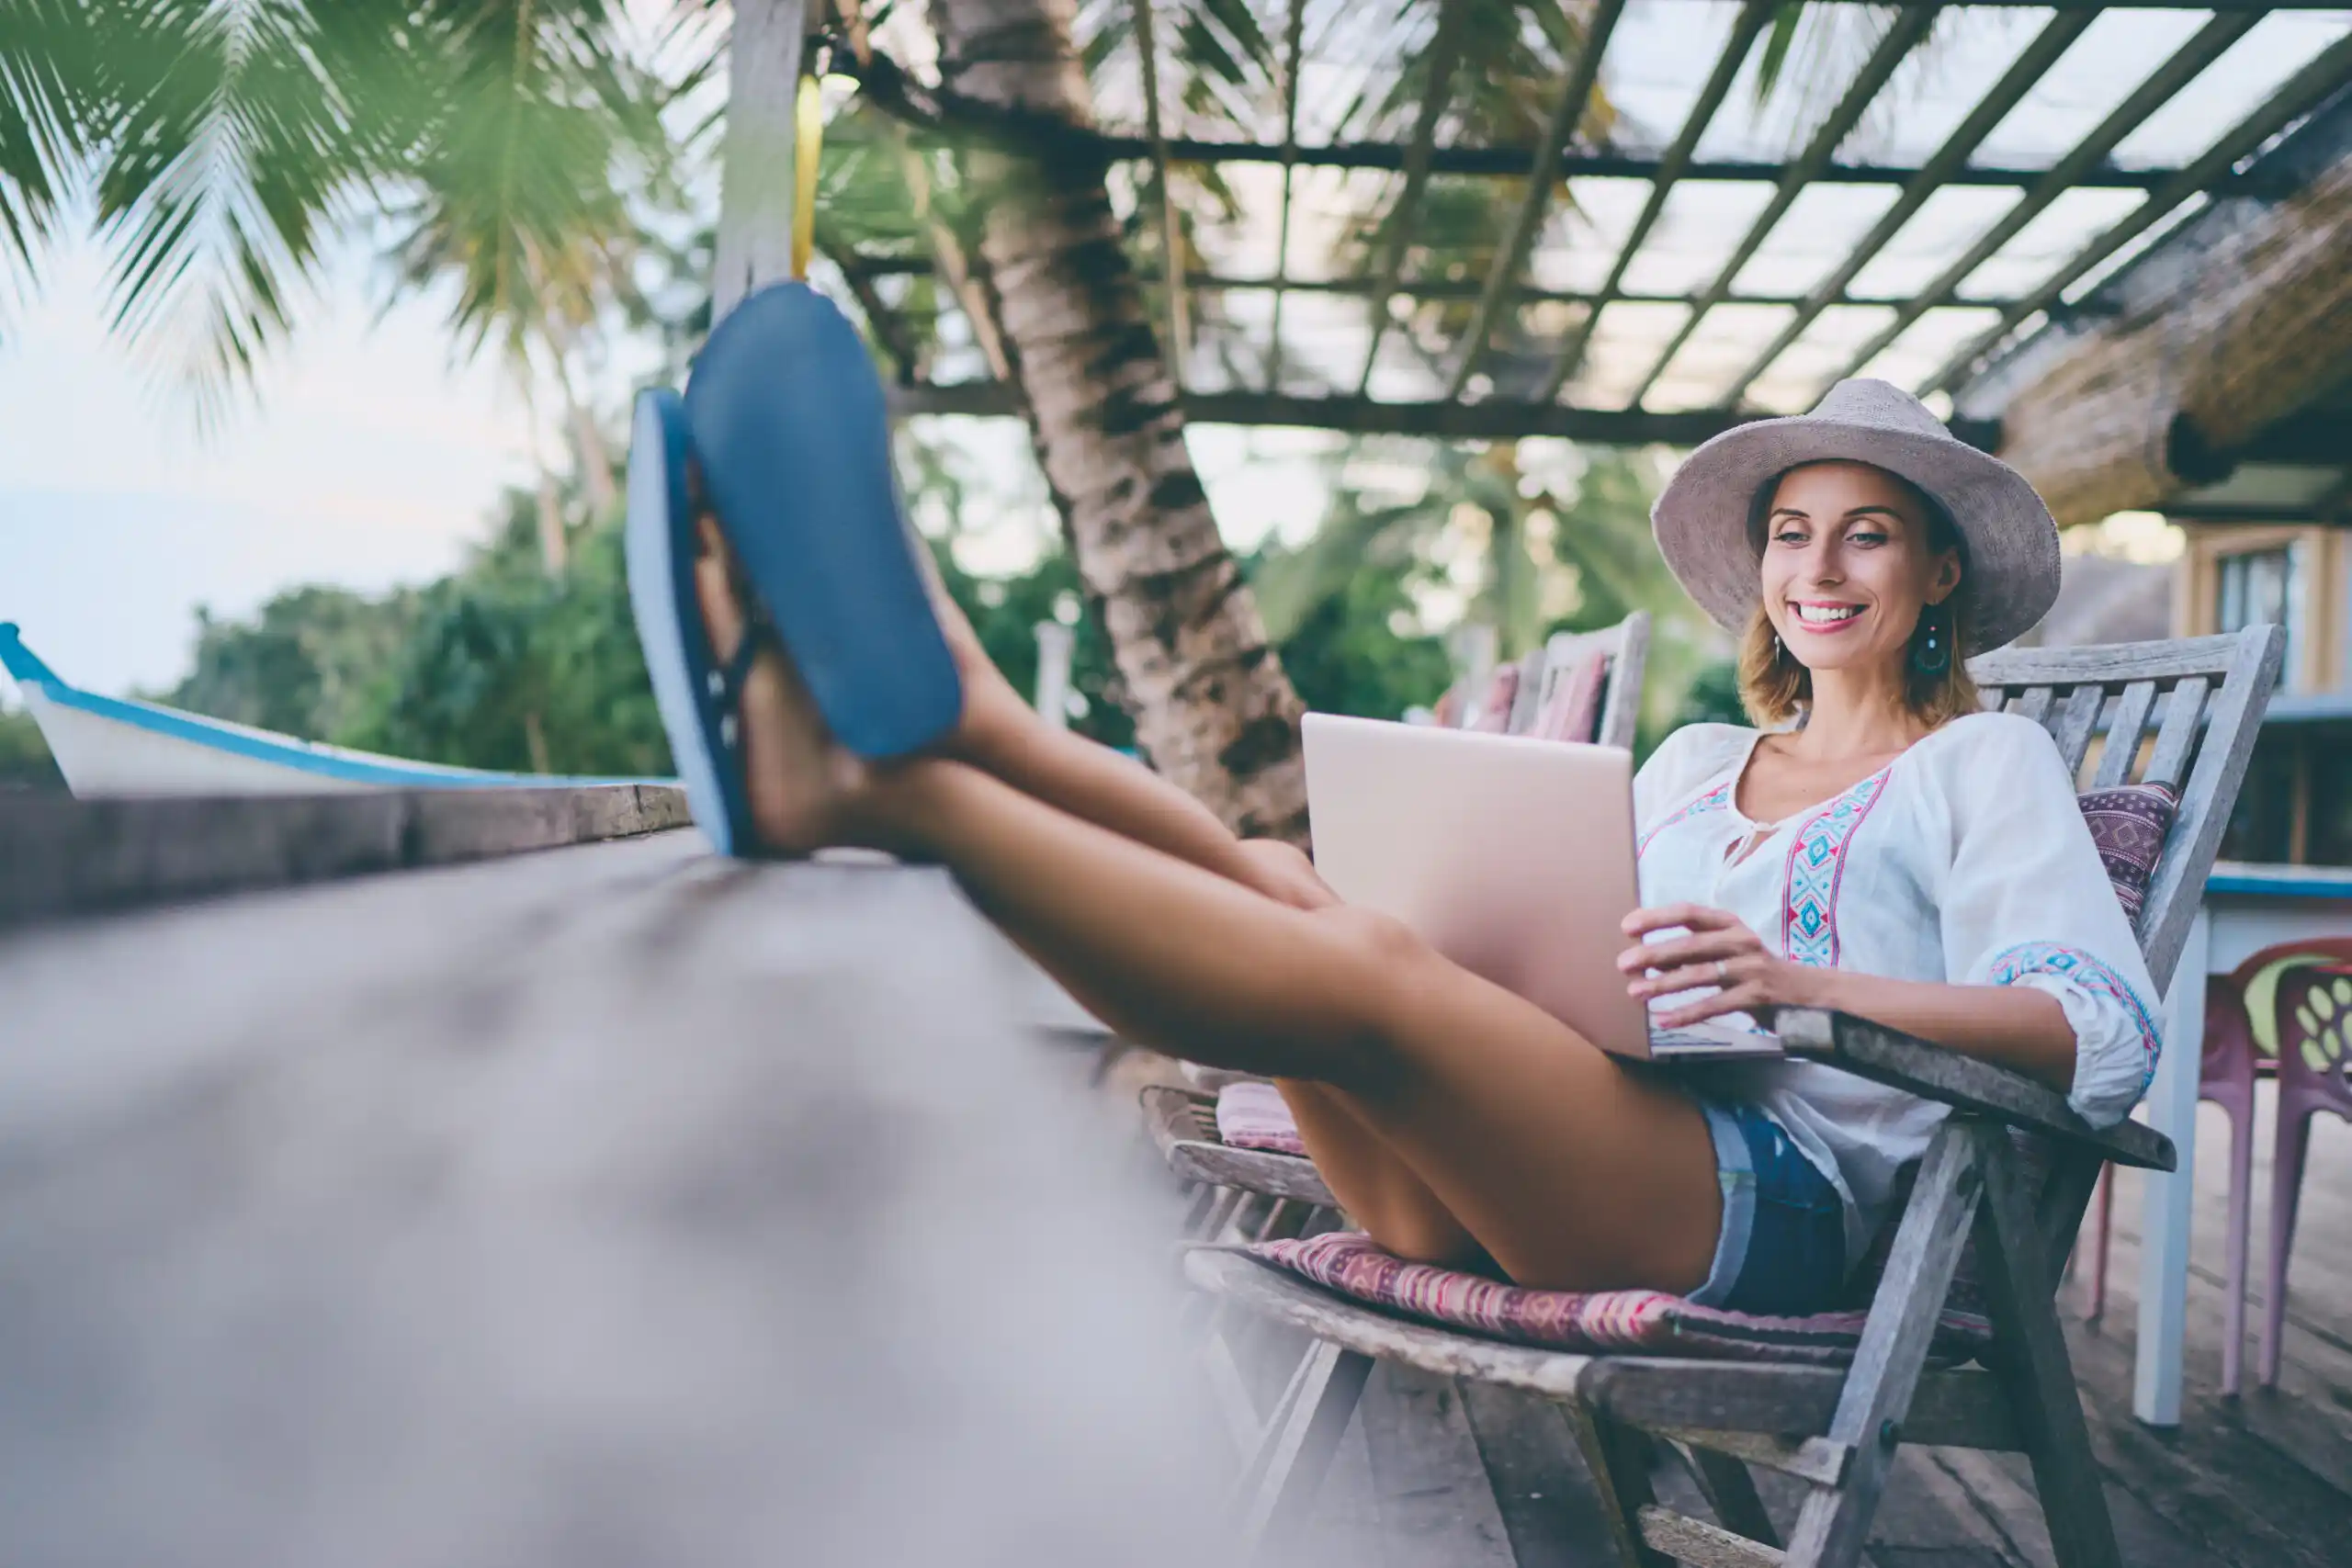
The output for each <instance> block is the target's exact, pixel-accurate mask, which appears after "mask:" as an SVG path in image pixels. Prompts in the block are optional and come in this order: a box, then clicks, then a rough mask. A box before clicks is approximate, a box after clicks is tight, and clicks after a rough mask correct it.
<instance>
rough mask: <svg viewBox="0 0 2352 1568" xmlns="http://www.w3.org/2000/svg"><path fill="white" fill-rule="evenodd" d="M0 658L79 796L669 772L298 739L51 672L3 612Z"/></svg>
mask: <svg viewBox="0 0 2352 1568" xmlns="http://www.w3.org/2000/svg"><path fill="white" fill-rule="evenodd" d="M0 668H5V669H6V671H7V672H8V674H9V676H10V678H11V679H13V680H14V681H15V682H16V683H17V690H18V692H20V693H21V694H23V696H24V699H25V705H26V708H27V710H28V711H29V712H30V713H31V715H32V716H33V722H34V723H36V724H38V725H39V726H40V732H41V739H43V740H45V741H47V742H48V744H49V750H50V754H51V756H52V757H54V758H55V759H56V760H57V769H58V772H59V773H62V774H64V775H65V785H66V787H67V788H68V789H70V790H72V791H73V792H74V795H75V796H77V797H78V798H81V799H85V800H97V799H107V798H114V797H121V796H141V795H318V794H322V793H327V792H334V791H344V790H377V789H498V788H545V787H548V786H553V785H575V784H656V783H658V784H669V783H673V782H674V781H672V780H667V779H661V780H652V779H594V778H577V777H563V776H559V775H555V774H548V773H495V772H490V771H487V770H483V769H479V768H449V767H443V766H440V765H439V764H437V763H433V762H414V761H408V760H406V759H404V758H400V757H386V756H382V755H379V753H376V752H373V751H356V750H350V749H349V748H347V747H342V746H322V745H319V744H316V743H314V742H311V741H308V740H298V739H295V738H294V737H293V736H290V735H280V734H277V732H275V731H273V730H267V729H255V728H252V727H251V726H249V725H243V724H230V723H228V722H226V721H225V720H221V719H217V718H206V717H205V716H202V715H200V714H192V713H186V712H183V711H182V710H180V709H178V708H173V707H166V706H164V705H163V704H161V703H148V702H139V701H135V700H130V699H127V698H121V697H106V696H100V695H98V694H96V693H95V692H85V691H83V690H81V689H80V688H79V687H76V686H74V685H70V684H68V683H67V682H64V681H62V680H61V679H60V678H59V677H58V675H57V673H56V671H52V670H51V669H50V668H49V667H48V666H47V665H46V664H43V663H42V662H41V661H40V660H39V659H37V658H35V657H34V656H33V654H32V653H31V651H30V650H29V649H27V648H26V647H25V646H24V643H23V642H22V640H21V639H20V638H19V637H17V628H16V627H15V626H12V625H9V624H8V623H6V622H0Z"/></svg>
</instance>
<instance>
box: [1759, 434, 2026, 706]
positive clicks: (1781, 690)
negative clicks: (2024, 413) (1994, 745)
mask: <svg viewBox="0 0 2352 1568" xmlns="http://www.w3.org/2000/svg"><path fill="white" fill-rule="evenodd" d="M1873 466H1875V465H1873ZM1797 467H1798V468H1802V467H1804V465H1803V464H1799V465H1797ZM1794 471H1795V470H1794V469H1784V470H1782V471H1781V473H1778V474H1775V475H1773V476H1772V477H1771V478H1770V479H1767V480H1765V481H1764V483H1763V485H1762V486H1761V487H1760V488H1759V489H1758V491H1757V492H1756V499H1755V500H1754V502H1751V503H1750V504H1749V507H1748V518H1747V536H1748V539H1749V542H1750V543H1752V544H1753V545H1754V546H1755V547H1756V552H1757V556H1758V559H1761V558H1762V557H1763V553H1764V523H1765V520H1766V518H1767V517H1769V516H1770V508H1771V504H1772V497H1773V496H1774V495H1775V494H1777V493H1778V492H1779V491H1780V488H1781V480H1782V479H1786V478H1787V477H1788V475H1789V474H1790V473H1792V472H1794ZM1882 471H1886V470H1882ZM1888 477H1889V478H1891V479H1894V482H1895V483H1896V484H1898V485H1900V486H1902V487H1903V489H1904V491H1905V492H1906V493H1908V494H1909V495H1910V496H1911V497H1912V498H1913V499H1914V500H1915V501H1917V502H1918V505H1919V511H1920V514H1921V515H1922V516H1923V517H1925V518H1926V519H1927V524H1928V548H1929V549H1930V550H1931V551H1935V552H1937V553H1941V552H1942V551H1944V550H1954V551H1957V552H1959V555H1960V558H1961V580H1960V587H1959V588H1958V589H1957V590H1955V591H1954V592H1952V594H1951V597H1949V598H1947V599H1946V600H1945V601H1944V602H1943V603H1942V604H1935V605H1929V606H1928V607H1926V608H1925V609H1923V610H1922V611H1921V612H1920V620H1921V622H1922V624H1926V622H1927V618H1928V616H1930V615H1934V616H1938V617H1940V624H1941V626H1942V628H1943V631H1944V639H1945V644H1946V646H1947V648H1948V649H1950V658H1949V660H1948V662H1947V663H1946V664H1945V666H1944V668H1943V669H1942V670H1941V671H1939V672H1937V673H1934V674H1930V673H1928V672H1927V671H1923V670H1921V669H1920V668H1919V667H1918V665H1917V664H1916V663H1915V662H1913V661H1912V660H1911V659H1910V658H1909V657H1908V656H1907V655H1906V656H1905V659H1904V661H1903V705H1904V707H1905V710H1907V711H1908V712H1909V713H1910V715H1911V716H1912V717H1914V718H1916V719H1917V720H1918V721H1919V722H1920V723H1921V724H1924V725H1926V726H1927V727H1928V728H1930V729H1934V728H1939V727H1940V726H1942V725H1945V724H1948V723H1950V722H1951V720H1953V719H1955V718H1958V717H1960V716H1962V715H1963V714H1972V713H1975V712H1977V711H1978V710H1979V709H1981V708H1982V707H1983V706H1984V701H1983V699H1982V698H1980V697H1979V696H1978V695H1977V693H1976V682H1974V681H1973V680H1971V679H1970V678H1969V674H1968V664H1967V659H1968V655H1969V653H1970V651H1971V650H1970V649H1967V648H1964V647H1962V642H1961V630H1960V628H1961V627H1962V626H1965V625H1966V624H1967V621H1968V613H1967V604H1968V592H1969V583H1968V576H1967V570H1968V547H1967V542H1966V541H1965V540H1964V539H1963V538H1962V536H1961V532H1960V530H1959V529H1958V528H1957V527H1955V526H1954V525H1953V524H1952V521H1951V514H1950V513H1947V512H1946V511H1945V510H1944V508H1943V505H1942V503H1941V502H1939V501H1937V500H1936V498H1935V497H1934V496H1932V495H1929V494H1928V492H1927V491H1924V490H1921V489H1920V488H1919V487H1918V486H1917V485H1916V484H1913V483H1912V482H1911V481H1910V480H1909V479H1905V478H1904V477H1903V476H1902V475H1901V474H1896V473H1892V472H1888ZM1739 702H1740V705H1741V706H1742V707H1744V708H1746V709H1747V716H1748V719H1749V721H1750V722H1751V723H1753V724H1755V725H1756V726H1757V727H1758V728H1762V729H1769V728H1774V727H1776V726H1779V725H1783V724H1786V723H1788V722H1789V721H1790V720H1791V719H1792V718H1795V717H1796V716H1798V715H1799V714H1801V713H1803V712H1804V711H1805V710H1806V709H1808V708H1810V707H1811V706H1812V705H1813V671H1810V670H1807V669H1806V668H1805V667H1804V665H1803V664H1801V663H1799V662H1798V661H1797V657H1796V655H1794V654H1792V653H1791V652H1790V651H1789V650H1788V649H1787V648H1786V647H1784V646H1783V645H1782V644H1781V634H1780V633H1779V632H1778V631H1777V630H1775V629H1774V628H1773V626H1772V618H1771V616H1770V615H1767V614H1765V611H1764V606H1763V605H1762V604H1758V605H1757V606H1756V610H1755V613H1754V614H1752V615H1749V616H1748V617H1747V630H1746V631H1744V632H1742V633H1741V634H1740V638H1739Z"/></svg>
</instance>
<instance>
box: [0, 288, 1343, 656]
mask: <svg viewBox="0 0 2352 1568" xmlns="http://www.w3.org/2000/svg"><path fill="white" fill-rule="evenodd" d="M379 294H380V289H379V287H378V286H377V284H376V282H375V280H374V278H373V275H372V270H371V266H370V264H369V261H368V256H367V255H366V254H364V253H363V252H361V251H359V250H358V249H356V247H355V248H352V249H349V250H347V251H345V252H344V253H342V254H338V255H337V256H336V258H335V259H334V263H333V265H331V266H330V267H329V269H328V271H327V275H326V276H325V278H324V279H323V281H322V285H321V287H320V288H319V290H318V294H317V298H316V299H314V300H312V301H311V304H310V306H309V308H308V309H307V310H304V311H303V313H302V314H301V315H300V318H299V320H298V325H297V330H296V332H295V333H294V334H293V336H292V339H291V341H290V342H289V343H288V344H286V345H285V346H284V347H283V348H282V349H281V350H280V351H278V352H277V354H275V355H273V356H272V357H271V359H270V360H269V361H268V363H267V366H266V369H265V371H264V373H263V375H262V376H261V378H260V380H259V383H258V386H257V387H256V389H255V391H254V396H252V397H251V398H248V399H245V400H243V401H241V402H240V403H239V404H237V405H236V406H235V407H234V408H233V409H232V411H231V412H230V414H229V415H228V417H227V418H226V419H225V420H223V421H221V422H220V424H219V425H218V427H216V428H209V429H203V428H199V426H198V418H197V405H196V402H195V400H194V399H193V397H192V396H190V395H189V394H188V393H187V391H186V390H185V389H182V388H180V387H177V386H175V384H174V383H173V381H172V380H171V378H170V376H169V373H168V370H167V368H166V367H161V366H159V365H158V363H157V362H156V360H155V358H154V356H153V355H142V354H141V353H138V352H134V351H133V350H132V349H131V348H130V347H129V346H127V345H126V344H124V343H123V342H122V341H121V340H120V338H119V335H117V334H114V333H109V332H108V330H107V290H106V278H105V271H104V259H103V257H102V256H101V254H99V253H98V251H97V249H96V246H95V245H80V246H75V247H72V248H69V249H65V250H62V251H61V252H59V253H58V254H55V255H53V256H52V257H51V260H50V261H49V263H48V264H47V265H45V266H44V268H43V286H42V287H41V288H40V290H39V292H38V294H37V295H35V296H34V297H32V298H30V299H19V300H18V301H17V302H15V304H14V305H13V306H12V307H11V308H10V309H9V310H8V312H7V313H6V315H5V316H0V621H8V620H13V621H15V622H17V624H18V626H20V627H21V628H22V631H23V635H24V639H25V643H26V646H28V648H30V649H32V650H33V651H34V652H35V653H37V654H39V655H40V657H41V658H42V659H44V660H47V661H48V663H49V664H50V665H51V668H53V669H54V670H55V671H57V673H58V674H59V675H60V676H62V677H63V678H64V679H65V680H67V681H70V682H74V683H75V684H77V685H81V686H84V687H86V688H88V689H90V690H93V691H98V692H104V693H107V694H118V695H119V694H126V693H129V692H131V691H133V690H146V691H155V690H160V689H163V688H167V687H169V686H171V685H172V684H174V683H175V682H177V681H178V680H179V678H180V677H181V676H182V675H183V674H185V673H186V672H187V667H188V660H189V655H190V649H192V647H193V644H194V637H195V626H196V613H197V608H198V606H199V605H202V606H205V607H206V608H208V609H209V611H210V612H211V613H212V614H213V615H215V616H216V617H236V616H242V615H250V614H251V613H252V612H253V611H254V610H255V609H256V608H257V607H258V606H259V605H260V604H262V603H263V602H264V601H265V600H266V599H268V598H269V597H271V596H272V595H273V594H275V593H277V592H283V591H285V590H287V589H290V588H293V587H296V586H299V585H301V584H306V583H330V584H335V585H339V586H342V587H345V588H351V589H356V590H359V591H363V592H380V591H382V590H384V589H386V588H389V587H390V586H392V585H394V584H396V583H403V582H406V583H416V582H423V581H429V580H431V579H432V578H434V577H436V576H439V575H441V574H443V573H446V572H447V571H449V570H453V569H455V568H456V567H457V566H458V565H459V564H460V563H461V562H462V560H463V558H464V556H465V552H466V548H467V547H468V546H469V544H470V543H472V542H473V541H474V540H476V539H478V538H480V537H481V536H482V534H483V533H484V531H485V529H486V527H487V519H488V517H489V515H490V513H491V511H492V505H493V503H494V502H496V500H497V498H498V496H499V494H500V492H501V491H502V490H503V488H504V487H506V486H508V485H515V484H529V483H533V482H535V480H534V476H535V474H536V473H537V467H536V464H535V461H534V457H533V429H534V426H533V424H532V423H531V420H530V418H529V416H528V413H527V411H526V409H525V407H524V404H523V399H522V396H521V393H520V391H519V390H518V389H517V388H516V387H515V384H514V382H513V381H512V379H511V378H509V377H508V376H507V375H506V374H505V373H504V372H503V369H502V367H500V365H499V363H498V361H497V359H496V356H495V355H484V356H483V357H482V359H481V360H480V361H479V362H476V363H473V364H460V363H457V362H455V361H454V360H453V358H452V355H451V351H450V348H449V343H450V337H449V333H447V330H446V327H445V324H444V321H445V318H444V314H443V306H442V304H441V302H440V301H438V300H437V299H429V298H428V299H412V300H410V301H408V302H406V303H403V304H401V305H400V306H399V307H398V308H396V309H394V310H390V311H388V312H387V311H383V310H380V308H379ZM601 390H602V396H601V397H600V400H601V401H602V402H604V403H605V405H606V406H608V407H610V408H612V409H614V410H617V409H618V408H619V407H620V406H621V405H622V402H623V400H625V398H626V396H627V393H628V387H627V386H626V385H625V384H622V383H619V382H616V384H615V385H614V386H612V387H610V388H606V389H601ZM947 423H950V424H952V425H954V426H956V427H960V428H959V429H958V431H957V433H956V439H957V440H959V441H962V442H964V443H966V444H967V445H968V446H970V447H971V448H972V449H973V452H974V460H975V462H976V464H977V465H978V468H980V469H981V470H982V471H984V472H988V473H990V474H992V475H993V476H995V477H996V478H997V479H1000V480H1001V488H1002V489H1003V490H1004V491H1007V492H1009V493H1013V494H1019V493H1022V492H1023V491H1029V492H1034V493H1035V496H1036V498H1037V499H1036V503H1035V504H1036V506H1037V507H1038V508H1042V507H1043V504H1044V502H1043V492H1042V489H1040V488H1039V487H1037V486H1036V484H1035V480H1034V479H1030V480H1028V481H1027V482H1026V483H1024V482H1023V478H1022V476H1021V475H1019V474H1017V473H1015V472H1013V471H1012V470H1013V469H1015V468H1018V467H1022V466H1025V465H1027V464H1028V463H1029V461H1030V459H1029V457H1028V455H1027V446H1026V440H1025V437H1024V436H1023V434H1022V433H1021V432H1020V431H1019V429H1018V427H1017V426H1014V425H1012V424H1010V423H1005V422H989V423H992V424H993V425H994V428H993V429H976V428H974V427H975V426H976V425H977V424H978V423H980V422H973V421H963V420H958V421H953V422H947ZM1324 444H1325V443H1324V440H1323V438H1320V437H1317V436H1314V435H1312V434H1306V433H1295V432H1294V433H1283V432H1262V433H1257V434H1245V433H1242V432H1236V431H1215V432H1196V433H1194V434H1193V446H1194V451H1195V454H1196V457H1197V458H1198V460H1199V461H1200V463H1201V464H1202V466H1203V468H1204V470H1205V475H1206V477H1207V479H1208V480H1209V483H1210V486H1211V491H1212V495H1213V498H1214V499H1215V500H1216V502H1217V504H1218V507H1219V518H1220V522H1221V523H1222V524H1223V525H1224V526H1225V530H1226V532H1227V536H1228V537H1229V538H1231V539H1232V540H1233V541H1235V542H1236V543H1237V544H1238V545H1240V546H1242V547H1248V546H1249V545H1250V544H1252V543H1254V542H1255V541H1256V540H1257V539H1258V538H1260V537H1261V536H1262V535H1263V534H1264V533H1265V532H1266V530H1267V529H1268V528H1270V527H1276V526H1287V527H1289V528H1290V529H1291V530H1292V531H1293V532H1296V531H1298V530H1299V529H1301V528H1302V527H1303V526H1305V525H1308V524H1311V523H1312V522H1313V520H1314V517H1315V515H1316V512H1317V507H1318V506H1319V501H1320V495H1319V490H1318V488H1317V481H1316V479H1315V473H1314V468H1313V466H1312V463H1311V460H1310V459H1311V455H1312V454H1313V453H1314V452H1315V451H1316V450H1317V449H1319V448H1320V446H1323V445H1324ZM548 449H549V450H550V451H552V449H553V443H552V441H551V440H550V441H549V442H548ZM1045 529H1046V524H1045V522H1044V521H1043V519H1042V517H1032V518H1028V519H1017V518H1016V519H1012V520H1009V521H1008V522H1007V523H1006V524H1005V525H1003V526H1002V527H1001V529H999V530H997V531H995V532H994V533H993V534H991V535H989V536H983V537H982V538H980V539H979V540H978V541H976V543H977V548H976V549H975V550H972V551H969V552H967V555H969V556H972V557H975V558H971V559H967V565H970V566H974V567H976V568H978V569H980V570H989V569H995V570H1006V569H1011V568H1015V567H1018V566H1021V565H1023V564H1025V559H1026V558H1028V557H1031V556H1033V555H1034V553H1035V547H1036V546H1037V544H1038V543H1039V542H1040V541H1041V540H1042V539H1043V537H1044V536H1045ZM5 694H8V682H6V678H5V677H0V695H5Z"/></svg>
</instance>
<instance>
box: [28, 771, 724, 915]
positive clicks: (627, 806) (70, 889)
mask: <svg viewBox="0 0 2352 1568" xmlns="http://www.w3.org/2000/svg"><path fill="white" fill-rule="evenodd" d="M690 822H691V818H689V816H688V814H687V809H686V799H685V795H684V791H682V790H678V789H675V788H671V787H667V786H663V785H658V784H599V785H595V786H593V787H588V788H570V789H482V790H400V791H387V792H385V793H382V794H367V795H361V794H348V795H237V796H219V797H204V798H192V799H168V800H164V799H158V800H100V801H81V800H71V799H65V798H62V797H51V796H30V797H21V796H20V797H17V798H15V799H10V800H6V801H0V927H5V926H9V925H18V924H24V923H27V922H30V921H36V920H44V919H58V918H61V917H64V916H69V915H84V914H94V913H97V912H100V911H103V910H107V909H121V908H137V907H140V906H143V905H151V904H163V903H172V902H176V901H179V900H182V899H188V898H200V897H211V896H214V895H218V894H222V893H234V892H243V891H250V890H253V889H258V888H267V887H287V886H294V885H296V884H299V883H305V882H323V881H327V880H331V879H333V878H335V877H343V876H359V875H365V874H368V873H372V872H384V871H401V870H406V869H410V868H413V867H417V866H428V865H450V864H455V863H458V862H461V861H471V860H484V859H488V858H491V857H492V856H496V855H508V854H517V853H520V852H524V851H526V850H548V849H558V848H560V847H562V846H564V845H567V844H582V843H591V842H594V841H597V840H606V839H626V838H632V837H635V836H637V835H639V834H642V833H655V832H661V831H662V830H664V829H672V828H684V827H686V826H689V825H690Z"/></svg>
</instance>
